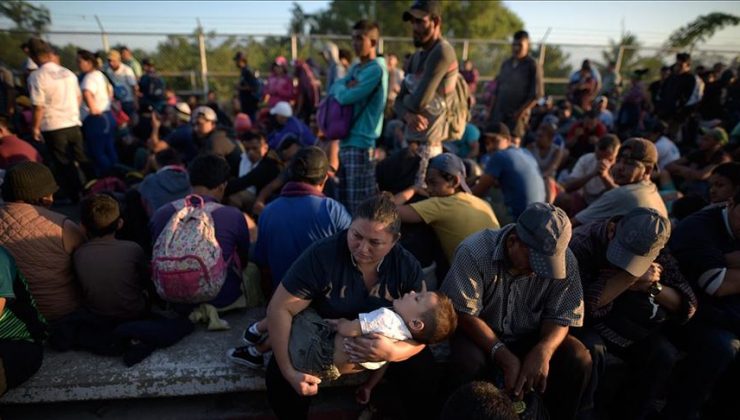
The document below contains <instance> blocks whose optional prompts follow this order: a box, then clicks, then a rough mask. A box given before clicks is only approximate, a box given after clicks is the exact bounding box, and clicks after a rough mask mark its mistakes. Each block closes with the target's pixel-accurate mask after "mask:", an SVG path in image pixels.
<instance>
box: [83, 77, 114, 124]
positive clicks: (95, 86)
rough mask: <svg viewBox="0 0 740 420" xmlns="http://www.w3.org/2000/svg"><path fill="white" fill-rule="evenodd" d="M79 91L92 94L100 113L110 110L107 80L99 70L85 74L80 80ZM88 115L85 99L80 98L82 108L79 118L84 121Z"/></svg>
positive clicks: (88, 109) (88, 110)
mask: <svg viewBox="0 0 740 420" xmlns="http://www.w3.org/2000/svg"><path fill="white" fill-rule="evenodd" d="M80 90H82V91H83V93H84V91H88V92H90V93H92V95H93V98H94V102H95V105H96V106H97V108H98V110H100V111H101V112H105V111H109V110H110V96H108V79H106V78H105V75H104V74H103V73H102V72H101V71H100V70H93V71H91V72H90V73H87V74H86V75H85V77H84V78H83V79H82V83H81V84H80ZM89 114H90V108H89V107H88V106H87V103H86V102H85V98H84V96H83V98H82V106H80V118H81V119H82V120H83V121H84V120H85V118H87V116H88V115H89Z"/></svg>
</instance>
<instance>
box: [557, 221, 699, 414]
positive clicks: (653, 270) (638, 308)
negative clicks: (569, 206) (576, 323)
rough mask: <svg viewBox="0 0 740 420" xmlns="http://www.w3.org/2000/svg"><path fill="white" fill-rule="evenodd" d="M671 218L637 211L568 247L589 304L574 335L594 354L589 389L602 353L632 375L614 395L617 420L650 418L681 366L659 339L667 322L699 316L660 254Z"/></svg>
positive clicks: (589, 230)
mask: <svg viewBox="0 0 740 420" xmlns="http://www.w3.org/2000/svg"><path fill="white" fill-rule="evenodd" d="M670 234H671V225H670V222H669V221H668V219H666V218H665V217H663V216H661V215H660V214H659V213H658V212H657V211H656V210H654V209H648V208H644V207H638V208H636V209H633V210H631V211H630V212H629V213H627V214H625V215H624V216H617V217H613V218H611V219H608V220H605V221H602V222H595V223H590V224H588V225H584V226H579V227H578V228H576V229H575V230H574V231H573V238H572V239H571V241H570V245H569V247H570V249H571V251H573V254H574V255H575V256H576V258H577V259H578V268H579V271H580V275H581V282H582V283H583V291H584V300H585V303H586V328H583V329H582V330H580V331H578V332H577V333H576V336H578V337H579V338H580V339H581V340H582V341H583V342H584V343H585V344H586V345H587V346H588V347H589V349H591V351H592V358H593V362H594V372H593V373H592V375H591V386H590V388H589V389H590V390H591V391H593V390H595V389H596V387H597V386H598V378H600V377H601V375H603V373H604V368H605V360H604V356H605V353H606V351H608V352H610V353H613V354H614V355H616V356H617V357H619V358H621V359H623V360H624V361H625V362H627V363H629V364H630V365H631V366H632V367H634V368H635V369H632V371H633V372H634V373H633V375H632V376H631V377H630V378H629V380H628V382H629V383H630V384H631V385H630V386H629V387H626V388H624V389H623V391H624V392H623V393H621V394H618V399H619V401H620V404H618V407H619V408H621V409H622V410H623V411H622V412H621V413H620V414H619V415H618V416H617V417H619V418H629V419H642V418H645V417H647V416H649V415H650V410H652V407H653V404H652V403H654V402H655V399H656V398H657V397H658V396H659V395H660V392H662V391H663V389H664V388H665V386H666V384H667V382H668V378H669V376H670V374H671V372H672V371H673V367H674V364H675V363H676V361H677V360H678V350H676V348H675V347H674V346H673V344H671V343H670V342H669V341H668V339H667V338H666V336H665V335H664V334H663V333H662V328H663V327H664V326H665V325H667V324H666V323H667V322H669V321H670V322H671V323H674V324H683V323H685V322H687V321H688V320H689V318H691V317H692V316H693V315H694V312H695V311H696V296H695V295H694V292H693V291H692V290H691V286H690V285H689V283H688V282H687V281H686V279H685V278H684V276H683V275H682V274H681V271H680V270H679V267H678V262H677V261H676V259H675V258H674V257H673V256H672V255H671V254H670V251H669V250H668V248H664V246H665V245H666V243H667V242H668V238H669V237H670Z"/></svg>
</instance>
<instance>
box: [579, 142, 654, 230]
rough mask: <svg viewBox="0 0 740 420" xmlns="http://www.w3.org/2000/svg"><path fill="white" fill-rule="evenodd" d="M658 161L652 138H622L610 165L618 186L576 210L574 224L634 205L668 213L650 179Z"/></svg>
mask: <svg viewBox="0 0 740 420" xmlns="http://www.w3.org/2000/svg"><path fill="white" fill-rule="evenodd" d="M657 163H658V151H657V150H656V149H655V145H654V144H653V143H652V142H651V141H649V140H645V139H641V138H636V137H635V138H631V139H628V140H627V141H625V142H624V143H623V144H622V146H621V147H620V149H619V154H618V155H617V161H616V162H615V163H614V165H613V166H612V168H611V174H612V179H613V181H614V183H616V184H617V185H618V187H617V188H613V189H611V190H609V191H607V192H605V193H604V194H602V195H601V197H599V198H598V199H596V201H594V202H593V203H591V204H590V205H589V206H588V207H586V208H585V209H583V210H581V211H580V212H578V214H576V215H575V216H574V217H573V224H574V225H580V224H586V223H591V222H596V221H600V220H605V219H608V218H610V217H613V216H621V215H624V214H626V213H628V212H629V211H630V210H632V209H634V208H636V207H647V208H651V209H655V210H657V211H658V213H660V215H661V216H663V217H668V210H666V207H665V203H663V199H662V198H661V197H660V194H659V193H658V188H657V187H656V186H655V184H653V182H652V181H651V180H650V175H651V174H652V173H653V170H655V165H656V164H657Z"/></svg>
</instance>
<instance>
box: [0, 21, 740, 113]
mask: <svg viewBox="0 0 740 420" xmlns="http://www.w3.org/2000/svg"><path fill="white" fill-rule="evenodd" d="M29 36H31V34H30V33H24V32H20V31H13V30H0V45H3V46H4V47H3V48H2V49H0V60H2V61H3V62H4V63H6V65H7V66H9V67H11V68H12V69H15V70H20V67H21V65H22V63H23V61H24V60H25V56H24V54H23V52H22V51H21V50H20V48H19V46H20V44H21V43H22V42H23V41H25V40H26V39H28V37H29ZM44 38H45V39H46V40H47V41H49V42H50V43H52V44H53V45H55V46H56V47H57V48H58V50H59V52H60V56H61V60H62V64H63V65H64V66H66V67H68V68H70V69H73V70H76V69H77V64H76V62H75V55H76V51H77V49H78V48H84V49H87V50H90V51H93V52H99V53H100V54H101V56H102V57H105V51H107V50H109V49H111V48H117V47H121V46H124V45H125V46H127V47H129V48H130V49H131V50H132V51H133V52H134V55H135V57H137V59H139V61H141V60H142V59H143V58H150V59H153V60H154V62H155V64H156V67H157V70H158V71H159V72H160V74H161V75H162V76H164V78H165V80H166V82H167V85H168V86H169V87H171V88H173V89H174V90H175V91H176V92H177V93H178V94H180V95H192V94H195V95H204V94H205V93H206V92H208V91H214V92H216V94H217V96H218V98H219V99H220V100H227V99H230V98H231V96H232V95H233V91H234V86H235V84H236V83H237V82H238V77H239V73H238V69H237V68H236V66H235V65H234V61H233V57H234V54H235V53H236V52H237V51H242V52H244V53H245V55H246V56H247V59H248V62H249V65H250V67H251V68H252V69H254V70H255V71H256V73H257V74H258V75H260V76H261V77H263V78H266V77H267V76H268V75H269V72H270V66H271V63H272V62H273V60H274V59H275V57H277V56H284V57H286V58H287V59H289V60H290V59H297V58H302V59H309V58H310V59H311V60H312V63H313V64H314V67H315V68H317V69H319V74H318V75H317V76H318V77H319V78H320V80H322V81H323V80H325V77H324V75H323V74H322V70H323V68H325V65H326V62H325V61H324V59H323V57H322V54H321V52H322V50H323V49H324V47H325V45H326V43H327V42H333V43H335V44H336V45H337V46H338V47H339V48H341V49H346V50H348V51H352V47H351V38H350V37H349V36H348V35H345V36H342V35H314V34H311V35H298V36H286V35H272V34H218V33H212V32H209V33H201V32H199V31H194V32H193V33H180V34H164V33H126V32H116V33H99V32H49V33H46V34H44ZM449 41H450V43H451V44H452V45H453V47H454V48H455V51H456V52H457V56H458V58H460V59H461V60H464V59H470V60H472V61H473V63H475V65H476V68H477V69H478V70H479V72H480V75H481V83H480V85H481V88H482V85H484V84H485V82H487V81H489V80H491V79H493V78H494V77H495V76H496V73H497V72H498V69H499V68H500V66H501V63H502V62H503V61H504V60H505V59H506V58H508V57H509V56H510V54H511V49H510V44H509V42H508V41H503V40H481V39H450V40H449ZM379 50H380V51H381V52H382V53H384V54H389V53H395V54H396V55H397V56H398V57H399V63H400V65H403V60H404V57H405V56H406V55H407V54H411V53H413V52H414V50H415V48H414V46H413V43H412V40H411V39H410V38H400V37H384V38H381V41H380V45H379ZM543 50H544V51H543ZM676 52H677V51H674V50H668V49H663V48H657V47H630V46H625V47H621V46H619V45H616V46H614V45H611V46H609V45H585V44H582V45H577V44H546V45H538V44H533V45H532V46H531V54H532V56H533V57H535V58H536V59H538V60H539V61H540V63H541V64H542V65H543V69H544V77H545V83H546V86H545V92H546V94H548V95H554V96H561V95H563V94H564V92H565V86H566V85H567V81H568V77H569V76H570V74H571V73H572V72H573V71H575V70H577V69H578V68H579V66H580V64H581V62H582V61H583V60H585V59H589V60H591V61H592V62H593V63H595V64H596V65H597V67H599V68H604V67H605V65H606V64H607V63H608V62H609V61H615V62H617V69H618V70H619V71H620V73H621V74H622V75H623V77H624V76H626V75H628V74H629V73H630V72H631V71H633V70H635V69H637V68H647V69H648V70H649V73H648V75H647V76H646V78H647V79H654V78H657V76H658V71H659V68H660V66H662V65H664V64H670V63H673V61H674V56H675V53H676ZM692 56H693V61H694V64H695V65H704V66H705V67H711V66H713V65H714V64H715V63H717V62H722V63H724V64H725V65H731V66H735V65H737V62H738V57H739V56H740V48H738V49H737V50H735V49H728V50H711V49H699V50H695V51H692ZM19 74H22V72H20V73H19ZM324 88H326V87H325V86H324ZM479 91H480V88H479Z"/></svg>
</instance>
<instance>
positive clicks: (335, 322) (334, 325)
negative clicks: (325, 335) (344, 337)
mask: <svg viewBox="0 0 740 420" xmlns="http://www.w3.org/2000/svg"><path fill="white" fill-rule="evenodd" d="M324 321H326V323H327V324H329V325H330V326H331V328H332V330H334V331H336V330H337V326H339V319H327V318H325V319H324Z"/></svg>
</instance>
